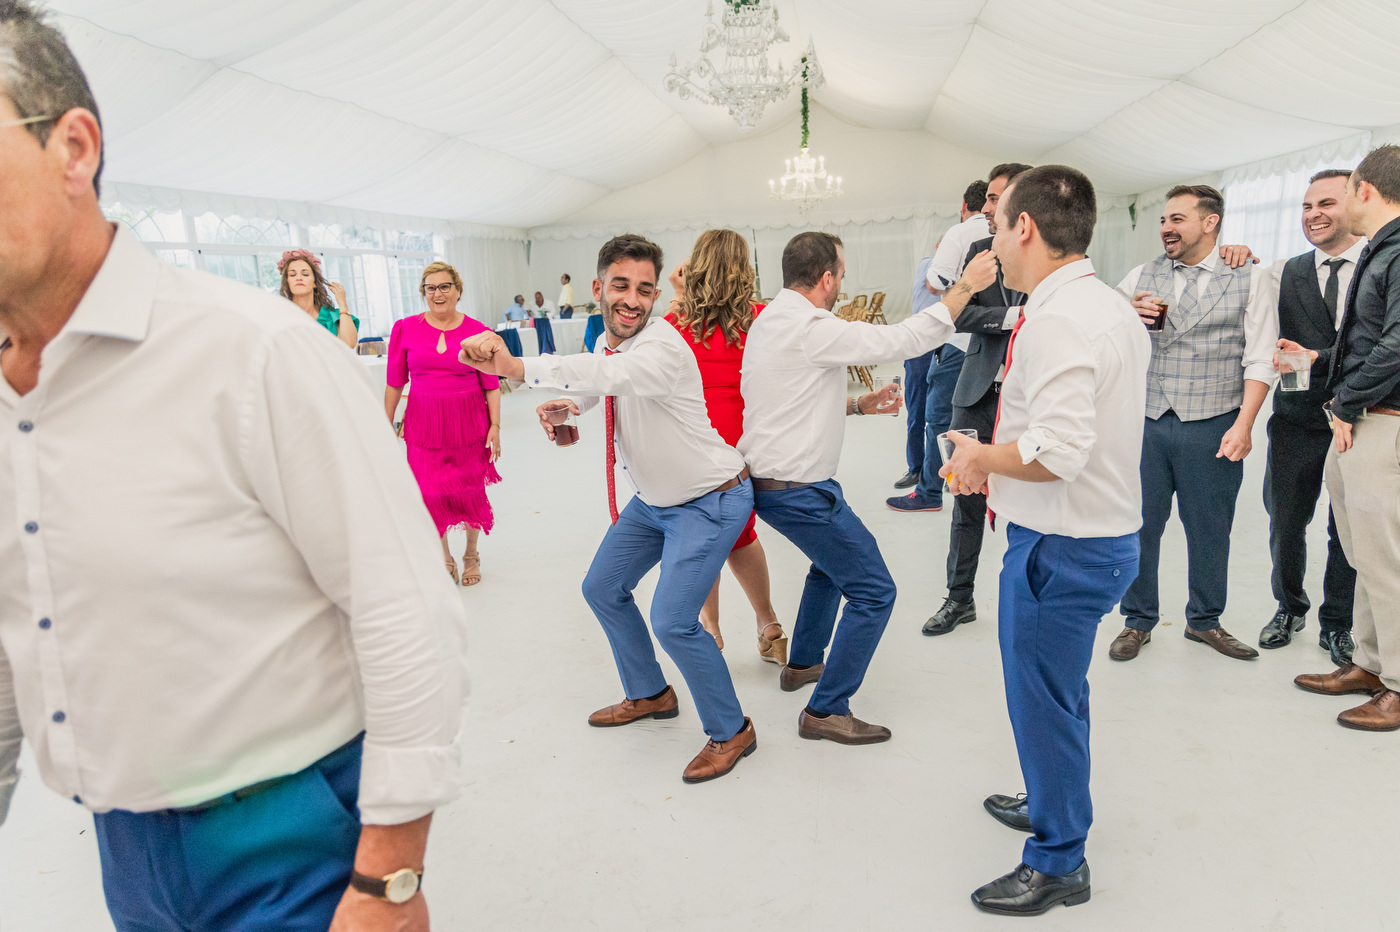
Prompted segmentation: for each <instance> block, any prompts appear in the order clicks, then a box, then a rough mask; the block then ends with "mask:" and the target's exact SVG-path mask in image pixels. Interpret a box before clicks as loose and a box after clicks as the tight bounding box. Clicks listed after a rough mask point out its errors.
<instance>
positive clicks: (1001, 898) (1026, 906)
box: [972, 861, 1089, 916]
mask: <svg viewBox="0 0 1400 932" xmlns="http://www.w3.org/2000/svg"><path fill="white" fill-rule="evenodd" d="M1087 902H1089V862H1088V861H1084V862H1082V863H1080V865H1079V867H1078V868H1076V869H1075V871H1074V873H1072V874H1066V875H1065V876H1063V877H1052V876H1050V875H1049V874H1042V873H1041V872H1040V871H1038V870H1035V869H1033V868H1031V867H1028V866H1027V865H1025V864H1022V865H1021V866H1020V867H1018V868H1016V869H1015V870H1014V871H1012V872H1011V873H1009V874H1007V875H1006V876H1005V877H998V878H997V879H996V880H993V881H992V882H991V883H989V884H987V885H986V886H985V887H978V888H977V891H976V892H975V893H973V894H972V903H973V905H974V906H976V907H977V908H978V909H980V910H983V911H985V912H989V913H997V914H999V915H1002V916H1039V915H1040V914H1041V913H1043V912H1045V911H1046V910H1047V909H1049V908H1050V907H1052V906H1058V905H1059V904H1061V903H1064V904H1065V905H1066V906H1078V905H1079V904H1080V903H1087Z"/></svg>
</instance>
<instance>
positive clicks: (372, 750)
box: [359, 731, 462, 825]
mask: <svg viewBox="0 0 1400 932" xmlns="http://www.w3.org/2000/svg"><path fill="white" fill-rule="evenodd" d="M461 785H462V748H461V733H460V731H459V732H458V738H457V740H456V741H454V742H453V743H452V744H450V745H448V746H446V747H431V748H390V747H380V746H377V745H375V744H373V743H372V742H371V741H370V740H369V739H368V738H366V739H365V744H364V756H363V758H362V762H361V764H360V803H359V806H360V822H361V823H362V824H364V825H402V824H403V823H405V822H412V821H413V820H414V819H421V818H422V817H423V816H425V815H427V814H428V813H430V812H432V811H433V810H434V809H437V808H438V807H439V806H444V805H446V804H447V803H450V802H452V800H454V799H456V798H457V797H458V795H460V793H461Z"/></svg>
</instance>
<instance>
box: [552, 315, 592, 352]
mask: <svg viewBox="0 0 1400 932" xmlns="http://www.w3.org/2000/svg"><path fill="white" fill-rule="evenodd" d="M550 323H552V324H553V325H554V350H555V352H557V353H558V354H559V355H560V356H568V355H569V354H570V353H582V352H583V331H584V330H585V329H586V328H587V327H588V315H587V314H585V315H584V316H582V317H579V316H577V312H575V316H573V317H570V318H569V319H568V320H554V321H550Z"/></svg>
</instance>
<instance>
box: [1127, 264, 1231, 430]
mask: <svg viewBox="0 0 1400 932" xmlns="http://www.w3.org/2000/svg"><path fill="white" fill-rule="evenodd" d="M1172 265H1173V263H1172V260H1171V259H1168V258H1167V257H1166V256H1165V255H1160V256H1158V257H1157V258H1155V259H1153V260H1152V261H1151V262H1148V263H1147V264H1146V265H1144V266H1143V267H1142V275H1141V276H1140V277H1139V278H1138V283H1137V290H1138V291H1150V292H1152V293H1153V294H1162V295H1175V294H1176V283H1175V281H1174V279H1173V275H1172ZM1250 275H1251V273H1250V267H1249V266H1248V265H1245V266H1244V267H1243V268H1239V269H1231V268H1230V267H1229V266H1227V265H1225V263H1223V262H1219V260H1217V265H1216V267H1215V272H1214V273H1213V274H1212V275H1211V277H1210V281H1209V282H1207V283H1206V286H1205V288H1204V289H1202V290H1201V291H1200V292H1198V294H1197V298H1198V300H1197V304H1196V307H1195V309H1194V310H1191V309H1186V308H1180V307H1178V306H1177V302H1176V301H1175V300H1173V301H1172V307H1171V310H1170V311H1169V312H1168V314H1167V326H1166V329H1164V330H1161V331H1157V332H1154V333H1153V334H1152V362H1151V363H1150V364H1149V365H1148V368H1147V416H1148V417H1150V418H1152V419H1153V420H1156V419H1157V418H1159V417H1161V416H1162V415H1163V414H1166V413H1167V412H1168V411H1175V412H1176V416H1177V417H1179V418H1181V419H1182V420H1183V421H1200V420H1204V419H1205V418H1209V417H1216V416H1218V415H1221V414H1225V413H1227V412H1229V411H1233V410H1235V409H1236V408H1238V407H1239V406H1240V404H1241V403H1242V402H1243V401H1244V366H1243V361H1244V313H1245V309H1246V308H1247V307H1248V306H1249V283H1250Z"/></svg>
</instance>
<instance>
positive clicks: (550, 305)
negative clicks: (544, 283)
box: [525, 291, 554, 317]
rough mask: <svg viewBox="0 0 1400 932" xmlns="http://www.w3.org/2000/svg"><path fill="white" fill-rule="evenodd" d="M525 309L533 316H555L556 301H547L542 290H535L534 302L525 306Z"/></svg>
mask: <svg viewBox="0 0 1400 932" xmlns="http://www.w3.org/2000/svg"><path fill="white" fill-rule="evenodd" d="M525 309H526V310H527V311H529V312H530V316H531V317H553V316H554V302H553V301H546V300H545V299H544V293H543V292H540V291H537V292H535V300H534V302H533V303H531V304H527V305H526V306H525Z"/></svg>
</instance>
